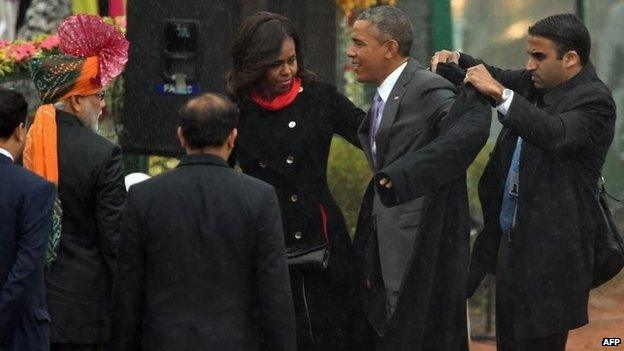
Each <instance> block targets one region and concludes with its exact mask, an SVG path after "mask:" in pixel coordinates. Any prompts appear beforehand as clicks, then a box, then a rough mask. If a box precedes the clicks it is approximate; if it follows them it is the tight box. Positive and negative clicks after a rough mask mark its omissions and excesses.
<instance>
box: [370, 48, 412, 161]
mask: <svg viewBox="0 0 624 351" xmlns="http://www.w3.org/2000/svg"><path fill="white" fill-rule="evenodd" d="M419 68H422V66H421V65H420V64H419V63H418V61H416V60H414V59H412V58H408V60H407V66H405V69H404V70H403V73H401V75H400V76H399V79H397V81H396V83H395V84H394V87H393V88H392V90H391V91H390V95H389V96H388V100H387V101H386V103H385V104H384V110H383V114H382V118H381V123H380V124H379V129H378V130H377V134H376V135H375V143H376V145H377V166H378V167H381V166H383V165H385V161H384V155H385V153H386V149H387V144H388V141H389V140H390V139H389V138H390V136H389V135H388V131H389V130H390V127H392V125H393V124H394V120H395V119H396V114H397V111H398V110H399V106H400V105H401V101H402V99H403V95H405V92H406V87H405V86H406V85H408V84H409V83H410V82H411V81H412V77H413V76H414V73H416V71H417V70H418V69H419Z"/></svg>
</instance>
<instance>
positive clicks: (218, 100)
mask: <svg viewBox="0 0 624 351" xmlns="http://www.w3.org/2000/svg"><path fill="white" fill-rule="evenodd" d="M180 116H181V117H182V118H181V121H180V127H181V128H182V135H184V138H185V139H186V142H187V143H188V145H189V146H190V147H191V148H194V149H197V148H203V147H206V146H214V147H219V146H222V145H223V143H225V140H226V139H227V137H228V135H229V134H230V132H231V131H232V129H234V128H236V127H237V126H238V116H239V110H238V106H236V104H234V103H233V102H232V100H230V99H229V98H228V97H226V96H223V95H221V94H212V93H205V94H202V95H200V96H198V97H196V98H193V99H191V100H189V101H188V102H187V103H186V104H185V105H184V106H182V108H181V109H180Z"/></svg>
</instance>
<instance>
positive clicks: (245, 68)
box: [227, 11, 316, 102]
mask: <svg viewBox="0 0 624 351" xmlns="http://www.w3.org/2000/svg"><path fill="white" fill-rule="evenodd" d="M287 38H292V40H293V41H294V42H295V52H296V53H297V76H298V77H299V78H301V79H302V80H303V81H304V82H310V81H314V80H316V75H315V74H314V73H312V72H311V71H309V70H307V69H306V66H305V57H304V54H303V46H302V44H301V38H300V37H299V34H298V33H297V31H296V30H295V26H294V24H293V23H292V21H291V20H289V19H288V18H286V17H284V16H282V15H278V14H276V13H271V12H266V11H261V12H257V13H255V14H253V15H251V16H249V17H247V18H245V20H244V21H243V23H242V25H241V29H240V32H239V33H238V36H237V37H236V39H235V40H234V44H233V45H232V67H231V68H230V71H229V72H228V74H227V87H228V92H229V93H230V94H232V95H233V96H235V97H236V99H237V100H238V101H239V102H242V101H246V100H250V98H249V97H250V94H251V90H252V89H253V88H254V86H255V85H257V84H258V83H260V81H261V80H262V79H263V78H264V75H265V72H266V71H267V69H268V68H270V67H271V66H272V65H273V63H274V61H275V59H276V58H277V57H278V56H279V54H280V52H281V50H282V45H283V43H284V40H286V39H287Z"/></svg>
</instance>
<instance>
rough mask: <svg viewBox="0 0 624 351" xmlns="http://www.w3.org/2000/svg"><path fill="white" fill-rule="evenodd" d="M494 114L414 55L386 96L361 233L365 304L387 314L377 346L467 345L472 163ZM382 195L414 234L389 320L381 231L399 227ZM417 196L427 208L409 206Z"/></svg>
mask: <svg viewBox="0 0 624 351" xmlns="http://www.w3.org/2000/svg"><path fill="white" fill-rule="evenodd" d="M395 97H396V98H395ZM369 119H370V116H369V117H368V118H366V119H365V120H364V122H363V123H362V127H361V128H360V133H361V135H360V136H361V140H362V145H363V146H364V145H366V146H364V150H365V153H367V156H369V157H370V154H368V151H367V148H368V147H369V146H368V142H367V140H368V123H370V122H369ZM490 119H491V110H490V107H489V104H488V103H487V102H486V101H485V100H484V99H482V98H481V97H480V96H479V94H477V93H476V92H475V91H474V90H472V88H470V90H469V89H465V90H462V91H460V93H459V95H457V98H456V93H455V88H454V86H453V85H452V84H451V83H449V82H448V81H446V80H444V79H443V78H441V77H439V76H437V75H435V74H433V73H431V72H428V71H426V70H425V69H424V68H423V67H422V66H420V64H418V63H417V62H416V61H414V60H412V59H410V60H409V61H408V64H407V66H406V67H405V70H404V71H403V73H402V74H401V76H400V77H399V79H398V81H397V82H396V84H395V86H394V88H393V90H392V92H391V94H390V97H389V98H388V101H387V102H386V104H385V108H384V112H383V119H382V121H381V125H380V127H379V131H378V133H377V139H376V140H377V161H378V164H379V167H378V169H377V170H376V171H377V172H376V174H375V177H374V182H373V181H372V182H371V184H370V185H369V188H368V190H367V192H366V194H365V196H364V200H363V204H362V209H361V211H360V217H359V221H358V229H357V233H356V238H355V246H356V252H357V254H358V257H359V258H360V262H361V264H362V270H363V271H362V277H361V282H360V285H361V287H362V291H363V301H364V306H365V309H367V315H368V317H369V320H371V322H372V323H373V325H374V324H375V321H377V322H380V323H379V324H378V325H377V328H376V329H378V332H380V333H381V334H383V337H381V338H379V339H378V345H377V349H378V350H392V351H396V350H410V351H411V350H420V351H425V350H427V351H458V350H467V349H468V337H467V325H466V298H465V290H466V282H467V274H468V258H469V236H470V226H469V223H470V221H469V212H468V196H467V191H466V169H467V168H468V166H469V165H470V164H471V163H472V161H473V160H474V158H475V157H476V155H477V154H478V153H479V151H480V150H481V148H482V147H483V145H484V144H485V142H486V140H487V138H488V135H489V126H490ZM380 153H381V154H380ZM380 156H381V157H380ZM382 177H388V178H390V180H391V181H392V183H393V187H392V189H390V190H389V189H386V188H384V187H381V186H379V185H378V181H379V179H381V178H382ZM375 194H378V195H375ZM376 196H378V197H379V201H381V203H382V204H383V206H385V208H386V209H385V210H384V211H390V210H391V209H394V208H398V209H399V210H400V211H401V212H400V213H399V214H398V220H399V222H400V224H401V223H403V224H404V225H403V224H402V225H401V228H403V229H406V230H409V233H408V234H409V235H413V236H414V237H415V239H414V244H413V246H411V247H407V248H405V250H404V252H402V253H396V254H405V255H408V257H407V259H408V260H407V262H408V264H407V267H406V269H405V271H404V273H403V279H402V284H401V287H400V291H399V295H398V300H397V304H396V308H395V310H394V313H392V314H391V315H390V317H389V318H387V319H386V318H384V316H383V315H384V314H385V313H387V301H386V296H385V295H386V292H385V287H384V278H385V277H383V276H382V274H381V272H380V258H379V248H378V237H381V236H386V237H392V236H393V235H395V233H390V232H383V231H381V230H380V228H379V225H378V223H379V221H380V220H382V219H381V218H379V216H380V215H382V212H379V210H375V209H374V201H376V200H375V198H376ZM419 198H422V199H423V200H422V204H423V205H422V207H420V209H419V210H416V211H414V210H413V209H411V208H409V205H410V204H411V203H413V201H414V199H419ZM405 206H408V207H405ZM378 208H379V207H378ZM375 211H377V212H376V213H375ZM410 211H411V212H410ZM415 212H417V213H415ZM414 215H418V217H419V218H420V221H419V222H417V225H416V226H414V225H413V222H410V221H413V219H412V218H413V217H414ZM384 319H386V320H385V321H384Z"/></svg>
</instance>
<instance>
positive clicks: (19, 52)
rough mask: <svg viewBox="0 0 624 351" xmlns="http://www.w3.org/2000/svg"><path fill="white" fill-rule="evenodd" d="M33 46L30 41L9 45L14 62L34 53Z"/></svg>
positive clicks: (25, 58)
mask: <svg viewBox="0 0 624 351" xmlns="http://www.w3.org/2000/svg"><path fill="white" fill-rule="evenodd" d="M35 50H36V48H35V46H34V45H33V44H32V43H24V44H15V45H13V46H12V47H11V53H12V54H13V57H14V58H15V62H22V61H24V60H27V59H29V58H31V57H32V56H33V55H34V54H35Z"/></svg>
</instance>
